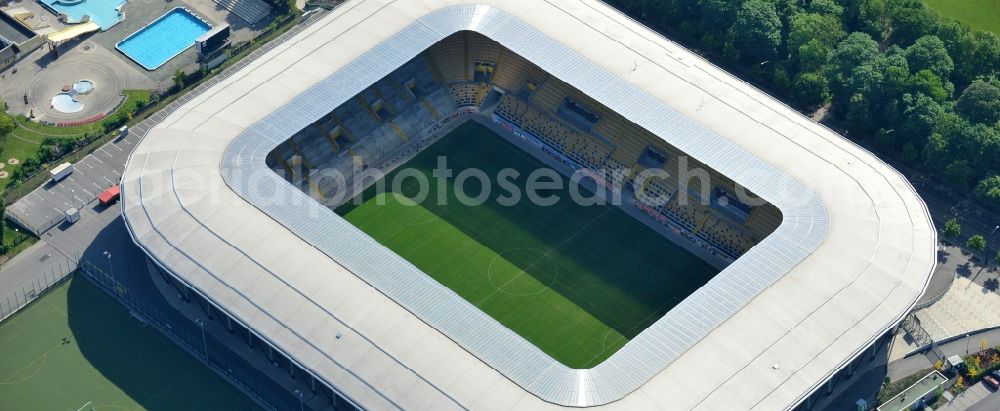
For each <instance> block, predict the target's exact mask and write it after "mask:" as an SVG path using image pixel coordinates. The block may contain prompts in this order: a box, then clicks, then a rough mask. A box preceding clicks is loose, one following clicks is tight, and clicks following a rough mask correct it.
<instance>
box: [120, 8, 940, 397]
mask: <svg viewBox="0 0 1000 411" xmlns="http://www.w3.org/2000/svg"><path fill="white" fill-rule="evenodd" d="M458 30H474V31H478V32H480V33H482V34H484V35H486V36H488V37H490V38H492V39H493V40H496V41H498V42H500V43H501V44H503V45H504V46H506V47H508V48H510V49H511V50H513V51H515V52H517V53H518V54H520V55H522V56H524V57H526V58H528V59H529V60H532V61H533V62H534V63H535V64H538V65H539V66H540V67H542V68H543V69H545V70H546V71H548V72H549V73H551V74H553V75H555V76H557V77H559V78H560V79H562V80H563V81H566V82H567V83H570V84H571V85H573V86H574V87H576V88H578V89H580V90H582V91H584V92H586V93H587V94H589V95H591V96H592V97H594V98H595V99H597V100H598V101H600V102H601V103H602V104H605V105H606V106H608V107H610V108H612V109H614V110H615V111H617V112H619V113H621V114H623V115H624V116H625V117H627V118H629V119H630V120H631V121H633V122H636V123H637V124H639V125H641V126H643V127H645V128H647V129H648V130H650V131H653V132H654V133H655V134H657V135H658V136H660V137H661V138H664V139H665V140H667V141H669V142H670V143H671V144H673V145H674V146H676V147H678V148H680V149H682V150H684V151H685V152H687V153H689V154H691V155H692V156H693V157H695V158H697V159H699V160H700V161H703V162H704V163H706V164H709V165H710V166H712V167H713V168H715V169H716V170H719V171H720V172H722V173H724V174H726V175H727V176H729V177H730V178H732V179H733V180H735V181H737V182H739V183H740V184H742V185H744V186H746V187H747V188H749V189H750V190H751V191H753V192H755V193H758V194H760V195H761V196H763V197H764V198H766V199H768V200H769V201H770V202H771V203H772V204H774V205H776V206H778V207H779V208H780V209H781V210H782V213H783V215H784V221H783V223H782V225H781V227H779V229H778V230H777V231H776V232H775V233H774V234H772V235H771V236H769V237H768V238H766V239H765V240H764V241H763V242H762V243H761V244H759V245H758V246H757V247H755V248H754V249H752V250H751V251H750V252H749V253H747V255H745V256H744V257H743V258H741V259H739V260H737V261H736V262H735V263H734V264H732V265H731V266H730V267H728V268H727V269H726V270H724V271H723V272H722V273H720V274H719V275H718V276H716V277H715V278H714V279H713V280H712V281H710V282H709V284H708V285H706V286H705V287H703V288H702V289H700V290H698V291H697V292H696V293H695V294H693V295H692V296H691V297H689V298H688V299H686V300H685V301H684V302H683V303H681V304H680V305H678V306H677V307H676V308H674V309H673V310H671V311H670V312H669V313H668V314H667V315H666V316H665V317H664V318H662V319H661V320H660V321H658V322H657V323H656V324H654V325H653V326H652V327H650V328H649V329H647V330H646V331H644V332H643V333H641V334H640V335H639V336H637V337H636V338H635V339H633V340H632V341H630V342H629V343H628V344H627V345H626V346H625V347H624V348H622V349H621V350H620V351H619V352H617V353H616V354H614V355H613V356H612V357H611V358H609V359H608V360H607V361H605V362H604V363H602V364H600V365H598V366H597V367H595V368H593V369H590V370H571V369H568V368H566V367H565V366H562V365H561V364H559V363H558V362H555V361H554V360H552V359H551V358H549V357H548V356H546V355H544V354H543V353H541V351H539V350H537V348H535V347H533V346H531V345H530V344H528V343H527V342H526V341H524V340H523V339H521V338H520V337H518V336H517V335H516V334H514V333H512V332H510V331H509V330H506V329H505V328H503V327H502V326H500V325H499V323H497V322H495V321H494V320H492V319H491V318H490V317H489V316H486V315H485V314H483V313H481V312H479V311H478V310H475V309H474V307H473V308H472V309H469V308H470V307H472V306H471V305H469V304H468V303H466V302H465V301H464V300H462V299H461V298H460V297H458V296H457V295H454V293H451V292H450V291H448V290H447V289H446V288H444V287H443V286H441V285H440V284H438V283H436V282H434V281H433V280H431V279H429V278H428V277H426V276H422V273H418V274H421V275H418V276H414V275H412V273H411V272H410V271H407V270H410V269H412V270H415V268H413V267H412V265H409V264H408V263H405V261H402V260H401V259H399V258H398V257H397V256H394V255H393V254H391V253H389V252H388V251H387V250H386V249H384V248H381V247H378V246H377V243H374V241H373V240H371V239H370V238H367V237H366V236H364V235H362V234H360V231H358V230H357V229H355V228H354V227H353V226H351V225H350V224H347V223H345V222H343V220H341V219H339V217H336V216H335V215H333V214H332V213H331V212H330V211H329V210H327V209H325V208H323V207H321V206H319V205H318V204H315V203H313V202H312V200H310V199H308V198H307V197H306V196H305V195H303V194H302V193H301V192H299V191H298V190H295V189H292V188H291V187H290V186H288V185H287V183H284V180H280V179H279V178H277V177H276V176H275V175H274V174H273V173H271V172H270V171H269V170H263V169H266V167H264V165H263V161H264V156H265V155H266V153H267V152H268V151H270V149H271V148H273V147H274V146H275V145H277V144H278V143H280V142H281V141H284V140H285V139H287V137H288V136H290V135H291V134H292V133H294V132H295V131H297V130H299V129H301V128H302V127H303V126H305V125H307V124H309V123H311V122H313V121H315V120H316V119H318V118H319V117H320V116H322V115H324V114H326V113H327V112H329V111H330V110H331V109H332V108H333V107H335V106H336V105H338V104H340V102H342V101H344V100H346V99H347V98H350V97H352V96H353V95H354V94H356V93H357V92H359V91H360V90H361V89H363V88H364V87H366V86H367V85H368V84H371V83H372V82H374V81H375V80H377V79H379V78H381V77H382V76H384V75H385V74H388V73H389V72H391V71H392V70H394V69H395V68H396V67H399V65H401V64H402V63H404V62H406V61H407V60H409V59H410V58H412V57H413V56H415V55H416V54H417V53H419V52H420V51H422V50H424V49H425V48H426V47H428V46H429V45H430V44H433V43H434V42H436V41H437V40H440V39H441V38H443V37H445V36H447V35H449V34H451V33H453V32H455V31H458ZM274 193H279V194H280V195H278V196H274ZM122 196H123V209H124V213H125V217H126V221H127V223H128V225H129V229H130V231H131V233H132V235H133V237H134V238H135V239H136V241H137V243H139V245H140V246H141V247H142V248H143V249H144V250H145V251H146V252H147V253H148V254H149V255H150V256H151V257H152V258H153V259H154V260H156V261H157V263H158V264H160V265H161V266H163V267H165V268H167V269H168V270H170V271H171V272H173V273H174V274H175V275H177V276H178V277H180V278H181V279H183V280H184V281H185V282H187V283H188V284H190V285H191V286H192V287H194V288H196V289H197V290H198V291H199V292H201V293H202V294H203V295H205V296H207V297H208V298H209V299H211V300H212V301H213V302H214V303H216V304H218V305H219V306H221V307H224V308H225V309H226V311H228V312H229V313H230V314H232V315H233V316H235V317H236V318H238V319H239V320H240V321H242V322H243V323H244V324H246V325H248V326H249V327H251V328H253V329H254V330H255V331H256V332H257V333H258V334H260V335H262V336H263V337H264V338H266V339H267V340H268V341H270V342H271V343H272V344H274V345H275V346H278V347H280V348H281V349H282V351H284V352H285V353H287V354H289V355H290V356H292V357H293V358H294V359H295V360H296V361H297V362H298V363H299V364H301V365H302V366H304V367H305V368H307V369H309V370H311V371H312V372H313V373H314V374H316V375H317V376H319V377H321V378H323V379H324V380H326V381H327V382H329V383H330V384H331V385H333V386H335V387H336V388H337V389H338V390H340V391H342V392H343V393H344V394H346V395H347V396H348V397H350V398H351V399H352V400H354V401H356V402H358V403H360V404H362V405H365V406H369V407H372V408H386V407H399V408H430V407H435V408H477V409H479V408H485V409H492V408H498V409H504V408H511V407H515V406H516V407H531V408H543V407H557V406H560V405H564V406H588V405H600V404H605V406H609V407H630V408H633V407H643V408H664V407H668V406H669V407H670V408H678V407H680V408H704V409H720V408H725V409H733V408H736V409H750V408H759V409H774V408H786V407H790V406H794V405H795V404H796V403H798V402H799V401H801V400H802V399H803V398H804V397H805V396H806V395H807V394H808V393H809V392H811V391H812V390H814V389H815V388H816V387H817V386H819V385H820V384H821V383H822V382H823V381H825V380H826V379H827V377H828V376H829V375H831V374H832V373H834V372H836V371H837V370H838V369H840V368H841V367H843V366H844V365H846V363H847V362H848V361H849V360H850V359H851V358H853V357H854V356H856V355H857V354H858V353H859V352H860V351H861V350H863V349H864V348H865V347H867V346H868V345H869V343H870V342H871V341H872V340H873V339H874V338H876V337H877V336H879V335H881V334H883V333H884V331H885V330H886V329H888V328H890V327H892V326H893V325H895V324H896V323H898V321H899V320H900V319H901V317H902V316H903V315H904V314H905V312H907V311H908V310H909V308H910V307H911V306H912V305H913V303H914V302H915V301H916V299H917V297H919V295H920V293H921V292H922V290H923V288H924V286H925V284H926V282H927V280H928V278H929V275H930V273H931V270H932V269H933V266H934V263H935V256H934V245H935V232H934V229H933V226H932V225H931V222H930V218H929V216H928V215H927V212H926V209H925V207H924V205H923V203H922V201H921V200H920V199H919V198H918V197H917V196H916V194H915V193H914V191H913V189H912V187H910V186H909V184H908V183H907V182H906V181H905V179H903V178H902V177H901V176H900V175H899V174H898V173H897V172H895V170H893V169H891V168H890V167H888V166H887V165H885V164H884V163H882V162H881V161H879V160H878V159H877V158H875V157H874V156H872V155H871V154H869V153H867V152H865V151H864V150H862V149H860V148H858V147H856V146H854V145H853V144H851V143H850V142H848V141H847V140H845V139H843V138H841V137H840V136H838V135H836V134H834V133H832V132H831V131H829V130H827V129H825V128H823V127H822V126H819V125H816V124H815V123H813V122H812V121H810V120H808V119H807V118H805V117H802V116H800V115H799V114H797V113H795V112H794V111H792V110H791V109H789V108H787V107H785V106H783V105H781V104H780V103H779V102H777V101H775V100H774V99H771V98H770V97H768V96H766V95H764V94H763V93H761V92H759V91H757V90H755V89H753V88H752V87H749V86H748V85H746V84H745V83H743V82H742V81H740V80H738V79H736V78H734V77H732V76H730V75H728V74H726V73H725V72H723V71H721V70H720V69H718V68H716V67H714V66H712V65H710V64H708V63H707V62H705V61H703V60H701V59H700V58H698V57H697V56H696V55H694V54H692V53H690V52H688V51H686V50H684V49H682V48H680V47H678V46H677V45H675V44H673V43H671V42H669V41H668V40H666V39H664V38H662V37H660V36H658V35H656V34H655V33H653V32H651V31H649V30H648V29H646V28H644V27H642V26H640V25H638V24H636V23H634V22H632V21H630V20H629V19H627V18H626V17H624V16H622V15H621V14H618V13H617V12H616V11H614V10H612V9H610V8H608V7H607V6H605V5H603V4H601V3H599V2H594V1H587V0H549V1H530V0H523V1H512V0H506V1H499V0H498V1H489V0H482V1H478V2H472V3H470V2H463V1H448V0H406V1H384V0H383V1H376V0H355V1H351V2H348V3H347V4H345V5H344V6H342V7H340V8H338V9H337V10H335V11H334V12H332V13H330V15H328V16H326V17H325V18H324V20H323V21H320V22H318V23H316V24H313V25H312V26H310V27H309V28H307V29H305V30H303V31H302V32H301V33H299V34H298V35H296V36H295V37H293V38H291V39H290V40H289V41H287V42H285V43H283V44H281V45H279V46H278V47H276V48H275V49H274V50H272V51H271V52H269V53H268V54H265V55H264V56H262V57H261V58H259V59H257V60H256V61H254V62H252V63H251V64H249V65H248V66H247V67H246V68H244V69H243V70H242V71H240V72H238V73H236V74H234V75H233V76H231V77H229V78H227V79H226V80H224V81H223V82H221V83H220V84H218V85H216V86H214V87H213V88H211V89H209V90H207V91H206V92H205V93H203V94H202V95H200V96H198V97H196V98H194V99H192V100H191V101H190V102H189V103H187V104H185V105H184V106H182V107H180V108H179V109H178V110H176V111H175V112H174V113H172V114H171V115H170V116H168V117H167V118H166V119H165V120H164V121H163V122H161V123H160V125H158V126H157V127H155V128H154V129H153V130H151V131H150V133H149V134H148V135H147V137H146V138H145V139H144V140H143V141H142V143H140V145H139V146H138V147H137V148H136V150H135V152H134V153H133V154H132V157H131V159H130V161H129V164H128V166H127V168H126V172H125V175H124V177H123V181H122ZM275 198H280V199H283V200H286V201H290V202H292V203H294V205H293V206H289V205H288V204H278V203H275V202H274V201H273V200H274V199H275ZM349 239H350V240H352V241H347V240H349ZM359 239H361V240H359ZM402 279H405V280H406V281H405V282H403V281H402ZM338 332H339V333H342V334H343V337H342V338H340V339H337V338H335V335H336V334H337V333H338ZM773 364H780V367H779V368H778V369H773V368H772V365H773Z"/></svg>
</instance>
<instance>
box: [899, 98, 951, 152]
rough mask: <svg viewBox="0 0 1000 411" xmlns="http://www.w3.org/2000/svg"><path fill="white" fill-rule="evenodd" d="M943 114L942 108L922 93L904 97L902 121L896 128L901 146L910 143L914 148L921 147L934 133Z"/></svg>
mask: <svg viewBox="0 0 1000 411" xmlns="http://www.w3.org/2000/svg"><path fill="white" fill-rule="evenodd" d="M943 114H944V108H942V107H941V105H940V104H938V102H937V101H935V100H934V99H932V98H931V97H928V96H927V95H924V94H923V93H917V94H916V95H904V96H903V121H902V123H901V124H900V125H899V127H898V128H897V130H898V131H897V132H898V133H899V135H900V138H901V139H902V140H903V141H902V142H903V144H904V145H905V144H907V143H912V144H913V146H914V147H923V146H924V145H925V144H926V142H927V137H928V136H930V135H931V133H932V132H933V131H934V126H935V125H936V124H937V121H938V118H940V117H941V115H943Z"/></svg>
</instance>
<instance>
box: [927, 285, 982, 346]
mask: <svg viewBox="0 0 1000 411" xmlns="http://www.w3.org/2000/svg"><path fill="white" fill-rule="evenodd" d="M916 316H917V318H919V319H920V324H921V325H922V326H923V327H924V329H925V330H927V333H928V334H930V335H931V338H933V339H934V340H935V341H940V340H942V339H945V338H948V337H952V336H956V335H962V334H966V333H969V332H972V331H975V330H980V329H983V328H989V327H997V326H1000V293H998V292H996V291H991V290H989V289H987V288H985V287H983V286H982V285H979V284H976V283H975V282H973V281H972V280H969V279H968V278H965V277H958V278H956V279H955V281H954V282H953V283H952V285H951V287H950V288H949V289H948V291H947V292H946V293H945V294H944V296H943V297H942V298H941V300H940V301H938V302H936V303H934V304H933V305H931V306H930V307H927V308H924V309H923V310H920V311H917V313H916Z"/></svg>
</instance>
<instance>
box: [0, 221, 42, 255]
mask: <svg viewBox="0 0 1000 411" xmlns="http://www.w3.org/2000/svg"><path fill="white" fill-rule="evenodd" d="M14 227H16V226H15V225H14V223H13V222H12V221H10V220H7V223H6V224H4V225H3V242H4V244H7V245H11V244H14V243H17V242H18V241H21V242H20V243H17V245H15V246H13V247H12V248H11V249H9V250H7V254H6V255H7V256H11V257H13V256H15V255H17V253H19V252H21V251H22V250H24V249H25V248H28V247H31V245H32V244H34V243H36V242H38V238H37V237H35V236H33V235H31V234H30V233H25V232H24V230H21V231H14Z"/></svg>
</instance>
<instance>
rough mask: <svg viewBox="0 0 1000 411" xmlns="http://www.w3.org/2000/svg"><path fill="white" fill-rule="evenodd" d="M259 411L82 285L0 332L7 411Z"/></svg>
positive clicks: (63, 289) (1, 399) (0, 393)
mask: <svg viewBox="0 0 1000 411" xmlns="http://www.w3.org/2000/svg"><path fill="white" fill-rule="evenodd" d="M87 402H91V403H92V405H93V406H94V409H97V410H134V409H163V410H181V409H189V410H190V409H206V410H209V409H210V410H222V409H226V410H247V409H256V408H258V407H257V406H256V404H254V403H253V402H252V401H251V400H250V399H248V398H247V397H245V396H244V395H243V394H242V393H240V392H239V391H237V390H236V389H235V388H233V387H232V386H231V385H229V383H227V382H225V381H223V380H222V379H221V378H219V377H218V376H217V375H215V374H214V373H212V372H211V371H209V370H208V369H207V368H205V367H204V366H203V365H202V364H201V363H198V362H197V361H195V360H194V359H193V358H191V357H189V356H188V355H187V354H186V353H184V352H182V351H180V349H179V348H177V347H176V346H175V345H174V344H173V343H172V342H171V341H169V340H167V339H166V338H165V337H163V336H162V335H161V334H159V333H158V332H157V331H155V330H153V329H151V328H143V327H141V325H140V323H139V322H137V321H136V320H134V319H132V318H131V317H129V315H128V313H127V312H126V311H125V309H124V308H123V307H122V306H120V305H118V304H117V303H116V302H115V301H114V300H112V299H111V298H110V297H108V296H107V295H106V294H104V293H103V292H102V291H100V290H99V289H97V288H96V287H94V286H93V285H92V284H90V283H89V282H88V281H87V280H85V279H83V278H77V279H71V280H70V281H68V282H66V283H65V284H63V285H61V286H59V287H57V288H55V289H53V290H51V291H50V292H49V293H47V294H46V295H44V296H42V297H41V298H40V299H39V300H37V301H35V302H34V303H32V304H31V305H29V306H28V307H26V308H25V309H23V310H22V311H21V312H19V313H17V314H15V315H14V316H13V317H11V318H9V319H7V320H6V321H4V322H3V323H2V324H0V410H69V411H72V410H76V409H78V408H79V407H80V406H82V405H84V404H86V403H87Z"/></svg>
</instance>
